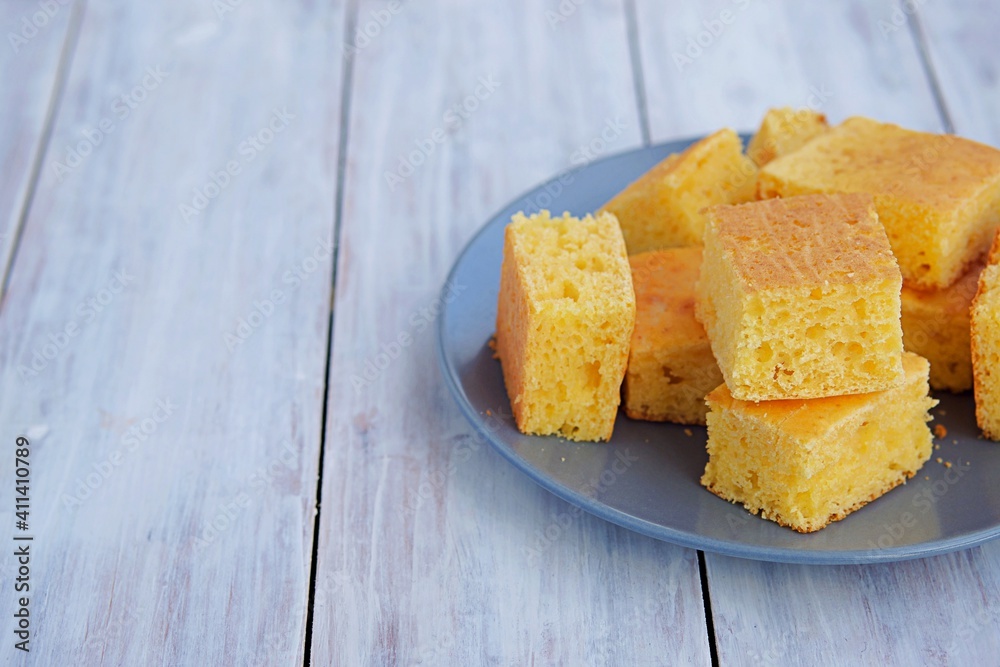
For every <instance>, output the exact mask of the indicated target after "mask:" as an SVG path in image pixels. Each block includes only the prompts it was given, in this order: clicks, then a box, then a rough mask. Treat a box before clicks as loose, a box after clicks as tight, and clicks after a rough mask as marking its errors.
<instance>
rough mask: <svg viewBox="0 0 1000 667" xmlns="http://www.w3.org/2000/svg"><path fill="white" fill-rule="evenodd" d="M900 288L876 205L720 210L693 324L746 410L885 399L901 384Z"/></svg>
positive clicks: (782, 204) (853, 198) (714, 213)
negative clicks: (882, 394)
mask: <svg viewBox="0 0 1000 667" xmlns="http://www.w3.org/2000/svg"><path fill="white" fill-rule="evenodd" d="M901 286H902V278H901V277H900V274H899V268H898V267H897V265H896V260H895V259H894V258H893V256H892V251H891V250H890V248H889V242H888V240H887V239H886V235H885V230H883V228H882V226H881V225H880V224H879V223H878V216H877V215H876V214H875V205H874V203H873V202H872V198H871V197H870V196H869V195H806V196H802V197H789V198H787V199H772V200H767V201H759V202H753V203H749V204H739V205H735V206H716V207H713V208H712V209H710V210H709V214H708V225H707V227H706V229H705V249H704V259H703V263H702V267H701V277H700V279H699V282H698V303H697V306H696V314H697V317H698V319H699V320H700V321H701V322H702V323H703V324H704V325H705V329H706V330H707V331H708V337H709V340H710V341H711V344H712V352H713V353H714V354H715V358H716V360H718V362H719V367H720V368H721V369H722V375H723V376H724V377H725V379H726V385H728V387H729V390H730V391H731V392H732V395H733V396H734V397H735V398H737V399H739V400H744V401H767V400H773V399H782V398H816V397H820V396H832V395H839V394H857V393H863V392H872V391H882V390H885V389H891V388H893V387H896V386H898V385H899V383H900V382H902V380H903V368H902V363H901V361H900V355H901V354H902V351H903V332H902V329H901V328H900V324H899V313H900V299H899V293H900V288H901Z"/></svg>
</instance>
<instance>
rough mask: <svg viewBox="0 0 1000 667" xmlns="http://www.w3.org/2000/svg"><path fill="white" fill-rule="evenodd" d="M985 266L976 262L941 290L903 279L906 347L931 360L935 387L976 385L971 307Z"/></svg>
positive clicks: (962, 388) (958, 389)
mask: <svg viewBox="0 0 1000 667" xmlns="http://www.w3.org/2000/svg"><path fill="white" fill-rule="evenodd" d="M982 270H983V263H982V262H976V263H975V264H973V265H972V268H970V269H969V270H968V271H966V272H965V274H964V275H963V276H962V277H961V278H959V279H958V282H956V283H955V284H954V285H952V286H951V287H945V288H943V289H937V290H929V291H924V290H918V289H914V288H913V287H911V286H909V285H907V284H906V281H904V282H903V293H902V295H901V297H902V306H903V318H902V324H903V348H904V349H906V350H909V351H910V352H914V353H916V354H919V355H920V356H922V357H924V358H925V359H927V361H929V362H930V363H931V389H942V390H947V391H953V392H962V391H968V390H969V389H972V354H971V350H970V340H969V309H970V308H971V307H972V298H973V297H974V296H976V289H977V288H978V287H979V274H980V273H981V272H982Z"/></svg>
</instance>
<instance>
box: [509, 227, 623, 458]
mask: <svg viewBox="0 0 1000 667" xmlns="http://www.w3.org/2000/svg"><path fill="white" fill-rule="evenodd" d="M634 324H635V294H634V293H633V291H632V274H631V272H630V271H629V264H628V256H627V255H626V253H625V241H624V240H623V239H622V233H621V228H620V227H619V226H618V221H617V220H615V217H614V216H613V215H610V214H607V213H605V214H600V215H598V216H597V217H596V218H594V217H591V216H589V215H588V216H587V217H585V218H583V219H582V220H579V219H577V218H574V217H572V216H570V215H569V214H568V213H565V214H563V215H562V217H557V218H553V217H551V216H550V214H549V212H548V211H541V212H540V213H538V214H536V215H533V216H531V217H530V218H526V217H525V216H524V215H523V214H521V213H518V214H516V215H514V217H513V219H512V220H511V222H510V224H509V225H507V229H506V232H505V237H504V249H503V264H502V268H501V274H500V296H499V303H498V310H497V335H496V350H497V355H498V356H499V358H500V362H501V365H502V368H503V377H504V383H505V384H506V386H507V395H508V396H509V397H510V402H511V407H512V410H513V412H514V418H515V420H516V422H517V427H518V428H519V429H520V430H521V431H522V432H523V433H534V434H537V435H551V434H560V435H562V436H565V437H566V438H569V439H570V440H607V439H609V438H610V437H611V431H612V429H613V428H614V424H615V415H616V413H617V412H618V405H619V403H620V402H621V392H620V389H621V383H622V378H623V376H624V375H625V365H626V362H627V361H628V347H629V339H630V338H631V336H632V327H633V326H634Z"/></svg>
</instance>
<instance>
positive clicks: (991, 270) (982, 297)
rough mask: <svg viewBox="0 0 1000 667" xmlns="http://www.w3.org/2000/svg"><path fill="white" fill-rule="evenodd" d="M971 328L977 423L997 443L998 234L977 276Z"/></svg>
mask: <svg viewBox="0 0 1000 667" xmlns="http://www.w3.org/2000/svg"><path fill="white" fill-rule="evenodd" d="M971 326H972V367H973V373H974V377H975V392H976V421H977V422H979V428H981V429H982V431H983V435H985V436H986V437H987V438H990V439H991V440H1000V231H998V232H997V235H996V237H995V239H994V241H993V247H992V249H991V250H990V254H989V258H988V262H987V264H986V268H985V269H984V270H983V272H982V275H980V276H979V289H978V291H977V292H976V297H975V300H974V301H973V304H972V325H971Z"/></svg>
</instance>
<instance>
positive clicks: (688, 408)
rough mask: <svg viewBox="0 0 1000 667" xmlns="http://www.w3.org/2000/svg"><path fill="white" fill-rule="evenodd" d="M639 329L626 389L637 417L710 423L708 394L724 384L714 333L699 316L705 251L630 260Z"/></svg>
mask: <svg viewBox="0 0 1000 667" xmlns="http://www.w3.org/2000/svg"><path fill="white" fill-rule="evenodd" d="M629 263H630V264H631V265H632V285H633V287H634V288H635V306H636V312H635V330H634V331H633V332H632V344H631V348H630V350H629V357H628V370H627V371H626V372H625V383H624V384H623V385H622V393H623V395H624V404H625V414H627V415H628V416H629V417H631V418H633V419H645V420H649V421H668V422H675V423H678V424H704V423H705V414H706V413H707V412H708V406H707V405H706V404H705V395H706V394H707V393H708V392H710V391H711V390H713V389H715V388H716V387H717V386H719V384H721V383H722V373H721V371H719V365H718V364H717V363H715V357H713V356H712V348H711V346H709V344H708V335H707V334H706V333H705V328H704V327H702V326H701V324H700V323H699V322H698V320H696V319H695V317H694V302H695V290H694V288H695V283H696V282H697V280H698V272H699V270H700V268H701V248H700V247H692V248H671V249H669V250H657V251H653V252H644V253H641V254H639V255H633V256H631V257H629Z"/></svg>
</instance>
